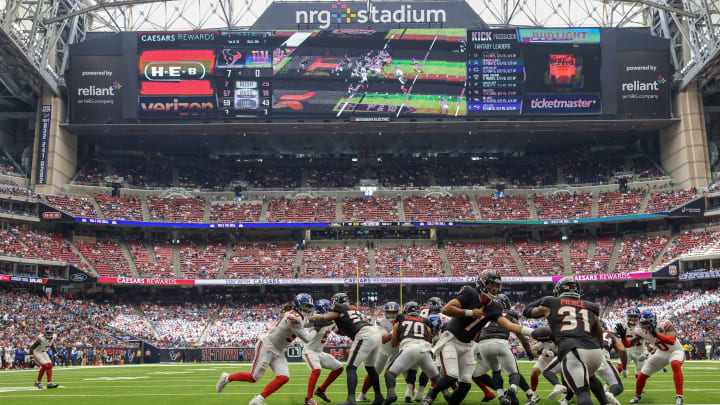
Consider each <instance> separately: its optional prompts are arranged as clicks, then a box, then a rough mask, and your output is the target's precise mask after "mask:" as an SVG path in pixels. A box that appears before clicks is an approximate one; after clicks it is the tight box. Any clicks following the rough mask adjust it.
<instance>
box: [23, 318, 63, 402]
mask: <svg viewBox="0 0 720 405" xmlns="http://www.w3.org/2000/svg"><path fill="white" fill-rule="evenodd" d="M55 340H57V335H56V334H55V327H54V326H52V325H48V326H46V327H45V330H44V331H43V334H42V335H40V336H38V338H37V340H35V342H33V344H32V346H30V350H29V351H30V353H32V355H33V358H34V359H35V364H37V365H38V366H39V367H40V371H39V372H38V378H37V381H35V386H36V387H37V388H40V389H42V378H43V374H46V375H47V387H48V388H57V387H58V385H57V384H55V383H54V382H52V366H53V365H52V361H50V356H48V354H47V350H48V348H50V349H52V351H56V350H55Z"/></svg>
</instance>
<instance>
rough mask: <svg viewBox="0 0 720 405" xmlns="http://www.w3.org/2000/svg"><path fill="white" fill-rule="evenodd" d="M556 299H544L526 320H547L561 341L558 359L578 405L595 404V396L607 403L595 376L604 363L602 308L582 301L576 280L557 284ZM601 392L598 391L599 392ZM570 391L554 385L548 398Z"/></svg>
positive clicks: (531, 307)
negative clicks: (593, 398) (593, 396)
mask: <svg viewBox="0 0 720 405" xmlns="http://www.w3.org/2000/svg"><path fill="white" fill-rule="evenodd" d="M553 293H554V296H547V297H543V298H541V299H539V300H537V301H535V302H533V303H531V304H530V305H528V306H527V308H525V310H524V311H523V315H524V316H525V317H526V318H536V319H537V318H546V319H547V320H548V324H549V325H550V329H552V331H553V336H555V339H556V340H557V342H558V354H557V358H558V360H559V361H560V362H561V363H560V364H561V370H562V374H563V376H564V378H565V382H566V383H567V384H568V385H569V386H570V389H572V391H573V392H574V393H575V395H577V397H578V398H577V401H578V405H592V398H591V397H590V389H591V385H592V386H593V389H592V391H593V393H596V395H598V394H599V395H600V396H601V397H600V398H598V399H599V400H600V402H601V403H603V404H607V403H608V401H607V398H606V397H605V395H604V392H602V391H603V388H602V383H601V382H600V380H599V379H598V378H597V377H595V376H594V374H595V372H596V371H597V370H598V369H599V368H600V366H601V365H602V363H603V355H602V350H601V342H602V335H603V329H602V326H601V325H600V320H599V315H600V309H599V308H598V306H597V305H596V304H595V303H593V302H590V301H585V300H583V299H582V298H581V290H580V284H579V283H578V282H577V280H575V278H574V277H563V278H562V279H560V281H558V282H557V284H555V289H554V290H553ZM598 387H599V390H600V391H601V392H599V393H598V392H597V389H598ZM566 391H567V388H565V386H564V385H562V384H555V387H554V388H553V391H552V392H551V393H550V396H549V398H550V399H555V398H557V396H558V395H561V394H565V392H566Z"/></svg>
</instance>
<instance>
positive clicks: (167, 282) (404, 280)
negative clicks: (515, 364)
mask: <svg viewBox="0 0 720 405" xmlns="http://www.w3.org/2000/svg"><path fill="white" fill-rule="evenodd" d="M652 276H653V274H652V273H649V272H642V273H614V274H596V275H589V276H577V277H578V278H579V279H580V280H582V281H591V282H592V281H613V280H628V279H638V278H652ZM560 278H562V277H561V276H530V277H525V276H503V277H502V282H503V283H505V284H521V283H551V282H555V281H558V280H559V279H560ZM475 281H477V277H360V278H353V277H348V278H240V279H220V280H218V279H203V280H188V279H150V278H133V277H98V279H97V282H98V283H103V284H128V285H148V286H173V285H181V286H187V285H196V286H200V285H202V286H227V287H231V286H238V287H239V286H252V285H283V286H285V285H352V284H357V283H359V284H363V285H378V284H390V285H394V284H473V283H475Z"/></svg>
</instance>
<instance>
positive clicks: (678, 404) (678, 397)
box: [675, 395, 683, 405]
mask: <svg viewBox="0 0 720 405" xmlns="http://www.w3.org/2000/svg"><path fill="white" fill-rule="evenodd" d="M675 405H683V396H682V395H676V396H675Z"/></svg>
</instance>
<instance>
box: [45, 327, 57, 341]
mask: <svg viewBox="0 0 720 405" xmlns="http://www.w3.org/2000/svg"><path fill="white" fill-rule="evenodd" d="M43 330H44V332H45V337H46V338H48V339H49V338H51V337H53V335H54V334H55V327H54V326H53V325H45V328H44V329H43Z"/></svg>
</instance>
